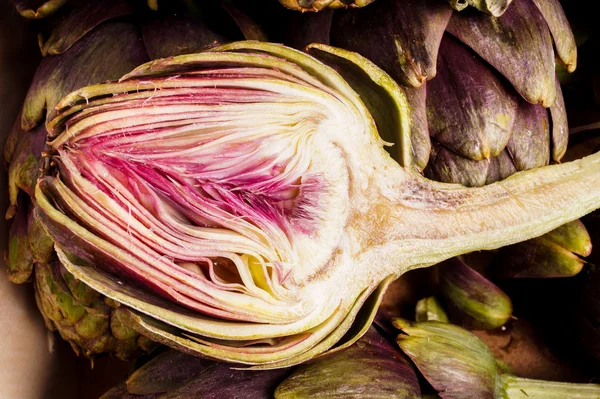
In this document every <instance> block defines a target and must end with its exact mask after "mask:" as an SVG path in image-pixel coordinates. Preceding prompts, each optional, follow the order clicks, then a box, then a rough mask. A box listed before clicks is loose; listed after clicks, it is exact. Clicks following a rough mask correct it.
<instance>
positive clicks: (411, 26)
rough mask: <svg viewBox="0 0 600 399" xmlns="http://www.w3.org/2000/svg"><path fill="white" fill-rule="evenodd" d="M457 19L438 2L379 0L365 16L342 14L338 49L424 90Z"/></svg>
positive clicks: (336, 31) (336, 25)
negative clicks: (451, 22)
mask: <svg viewBox="0 0 600 399" xmlns="http://www.w3.org/2000/svg"><path fill="white" fill-rule="evenodd" d="M451 15H452V9H451V8H450V7H449V6H448V5H447V4H445V3H444V2H441V1H437V0H422V1H411V2H398V1H393V0H378V1H377V2H375V3H374V4H372V5H370V6H369V7H367V8H365V9H364V10H363V9H361V10H350V11H345V12H340V13H336V15H335V16H334V22H333V29H332V31H331V34H332V44H333V45H335V46H339V47H341V48H345V49H348V50H350V51H356V52H358V53H360V54H361V55H363V56H365V57H367V58H368V59H370V60H371V61H373V62H374V63H375V64H377V65H378V66H379V67H380V68H382V69H383V70H384V71H386V72H387V73H389V74H390V75H391V76H392V77H393V78H394V79H396V80H397V81H398V83H400V84H402V85H405V86H410V87H420V86H422V85H423V84H424V83H425V82H426V81H427V80H430V79H433V78H434V77H435V76H436V60H437V58H438V50H439V47H440V42H441V40H442V36H443V34H444V30H445V29H446V25H447V24H448V21H449V20H450V16H451ZM357 32H360V34H357Z"/></svg>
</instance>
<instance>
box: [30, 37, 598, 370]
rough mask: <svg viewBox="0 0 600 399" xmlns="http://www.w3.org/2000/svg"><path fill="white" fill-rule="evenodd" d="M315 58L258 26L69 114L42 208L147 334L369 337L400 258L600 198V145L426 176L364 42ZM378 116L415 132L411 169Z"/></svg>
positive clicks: (63, 246)
mask: <svg viewBox="0 0 600 399" xmlns="http://www.w3.org/2000/svg"><path fill="white" fill-rule="evenodd" d="M310 53H311V54H312V55H314V57H313V56H311V55H307V54H305V53H302V52H299V51H295V50H292V49H290V48H286V47H284V46H281V45H276V44H269V43H260V42H252V41H246V42H237V43H233V44H228V45H223V46H220V47H218V48H214V49H212V50H211V51H207V52H204V53H199V54H193V55H182V56H176V57H172V58H167V59H161V60H156V61H153V62H150V63H147V64H144V65H142V66H140V67H138V68H136V69H135V70H133V71H132V72H131V73H129V74H127V75H125V76H124V77H123V78H121V79H120V80H119V81H118V82H111V83H106V84H100V85H95V86H89V87H85V88H82V89H79V90H76V91H75V92H73V93H71V94H69V95H67V96H66V97H64V98H63V99H62V100H61V101H60V102H59V103H58V104H57V106H56V107H55V109H54V110H52V112H51V113H50V116H49V120H48V123H47V124H46V128H47V129H48V132H49V148H48V149H47V152H46V157H45V167H44V172H43V176H42V177H41V178H40V180H39V182H38V186H37V188H36V201H37V205H38V208H37V209H39V212H37V215H38V216H39V217H41V218H42V220H43V221H44V223H45V226H46V227H47V229H48V232H49V233H50V235H51V236H52V237H53V239H54V241H55V248H56V251H57V254H58V257H59V259H60V261H61V263H62V264H63V265H64V266H65V267H66V269H67V270H68V271H69V272H70V273H72V274H73V275H74V277H75V278H77V279H79V280H81V281H83V282H84V283H85V284H87V285H89V286H90V287H92V288H93V289H95V290H97V291H99V292H101V293H102V294H104V295H106V296H107V297H109V298H112V299H114V300H115V301H117V302H120V303H122V304H124V305H127V306H128V307H129V308H130V309H131V310H130V311H126V313H127V315H126V317H125V320H126V321H127V323H128V324H129V325H132V326H133V328H135V329H136V330H137V331H138V332H139V333H141V334H143V335H146V336H148V337H149V338H151V339H153V340H156V341H158V342H161V343H165V344H167V345H169V346H172V347H174V348H176V349H179V350H182V351H187V352H189V353H192V354H197V355H204V356H208V357H212V358H218V359H222V360H227V361H231V362H238V363H245V364H250V365H256V366H259V367H263V368H277V367H283V366H287V365H291V364H296V363H300V362H303V361H305V360H308V359H311V358H313V357H315V356H317V355H320V354H323V353H325V352H327V351H328V350H330V349H331V348H333V347H334V346H335V345H336V344H337V346H336V347H335V349H334V350H339V349H342V348H344V347H347V346H348V345H350V344H351V343H353V342H355V341H356V340H357V339H358V338H359V337H360V336H361V335H362V334H364V332H365V331H366V330H367V328H368V326H369V324H370V322H371V320H372V319H373V317H374V313H375V309H376V307H377V305H378V303H379V301H380V299H381V296H382V295H383V292H384V291H385V288H386V286H387V285H388V284H389V283H390V281H392V280H393V279H394V278H396V277H397V276H399V275H400V274H401V273H403V272H405V271H407V270H410V269H412V268H416V267H423V266H428V265H432V264H434V263H438V262H440V261H442V260H444V259H447V258H449V257H452V256H455V255H458V254H460V253H464V252H468V251H472V250H476V249H492V248H497V247H500V246H503V245H507V244H510V243H514V242H517V241H520V240H523V239H527V238H531V237H533V236H537V235H540V234H543V233H545V232H547V231H549V230H551V229H553V228H556V227H558V226H559V225H562V224H564V223H565V222H567V221H569V220H573V219H575V218H577V217H579V216H581V215H583V214H585V213H588V212H590V211H591V210H593V209H596V208H597V207H600V185H598V183H599V180H600V159H599V158H600V155H593V156H590V157H587V158H584V159H582V160H579V161H576V162H572V163H565V164H562V165H555V166H549V167H546V168H540V169H537V170H535V171H528V172H524V173H520V174H516V175H514V176H513V177H511V178H510V179H507V180H504V181H502V182H500V183H497V184H492V185H489V186H486V187H484V188H465V187H461V186H458V185H451V184H450V185H449V184H444V183H436V182H433V181H430V180H427V179H425V178H424V177H422V176H421V175H420V174H419V173H418V171H416V170H415V169H414V168H413V167H412V161H411V147H410V137H409V131H408V130H409V129H408V123H409V114H408V106H407V104H406V101H405V97H404V95H403V93H402V91H401V90H400V88H399V87H398V86H397V85H396V84H395V83H394V81H393V80H392V79H391V78H390V77H389V76H388V75H387V74H385V73H384V72H383V71H382V70H380V69H379V68H377V67H376V66H375V65H373V64H372V63H370V62H369V61H367V60H366V59H364V58H362V57H360V56H359V55H357V54H355V53H350V52H347V51H344V50H340V49H336V48H333V47H329V46H323V45H314V46H312V47H311V48H310ZM315 57H316V58H315ZM319 59H322V60H324V61H325V62H326V63H328V64H330V65H334V66H335V68H336V69H337V70H338V71H339V73H338V72H336V69H333V68H332V67H330V66H328V65H327V64H326V63H324V62H322V61H319ZM378 131H381V132H384V133H386V134H392V133H394V132H400V136H401V138H402V139H401V140H400V141H399V142H400V145H399V146H400V149H399V153H400V154H402V156H401V157H400V159H401V161H402V166H401V165H398V164H397V163H396V162H395V161H394V160H392V158H391V157H390V156H389V155H388V154H387V153H386V152H385V151H384V149H383V147H384V142H383V141H382V140H381V138H380V137H379V133H378ZM567 189H569V190H570V191H571V192H574V193H576V194H574V195H571V196H564V195H563V193H564V192H565V190H567Z"/></svg>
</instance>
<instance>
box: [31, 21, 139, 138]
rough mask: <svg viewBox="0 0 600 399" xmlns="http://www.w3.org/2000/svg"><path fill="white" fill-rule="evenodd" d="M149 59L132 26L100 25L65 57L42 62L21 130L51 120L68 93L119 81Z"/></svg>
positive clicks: (47, 58) (124, 24)
mask: <svg viewBox="0 0 600 399" xmlns="http://www.w3.org/2000/svg"><path fill="white" fill-rule="evenodd" d="M147 60H148V54H147V53H146V50H145V48H144V46H143V43H142V41H141V40H140V35H139V33H138V32H137V30H136V29H135V27H134V26H133V25H130V24H127V23H105V24H101V25H100V26H98V27H97V28H96V29H94V30H92V31H91V32H90V33H88V34H87V35H85V36H84V37H83V38H82V39H81V40H79V41H78V42H77V43H75V44H74V45H73V46H72V47H71V49H70V50H69V51H68V52H66V53H65V54H60V55H57V56H51V57H46V58H44V59H43V60H42V63H41V64H40V66H39V67H38V70H37V71H36V73H35V76H34V78H33V82H32V83H31V86H30V88H29V91H28V93H27V97H26V98H25V104H24V105H23V111H22V119H21V125H22V128H23V129H24V130H26V131H28V130H31V129H32V128H34V127H35V126H37V125H38V124H40V123H41V122H42V121H43V119H44V116H46V117H47V120H50V119H52V118H53V117H54V114H55V109H54V108H55V106H56V104H57V103H58V101H59V100H60V99H61V98H62V97H63V96H65V95H66V94H67V93H70V92H71V91H73V90H75V89H78V88H80V87H82V86H85V85H90V84H95V83H101V82H105V81H107V80H116V79H119V78H120V77H121V76H123V74H125V73H126V72H128V71H130V70H131V69H133V68H134V67H136V66H137V65H140V64H141V63H143V62H146V61H147ZM74 71H76V73H74ZM46 112H47V115H46Z"/></svg>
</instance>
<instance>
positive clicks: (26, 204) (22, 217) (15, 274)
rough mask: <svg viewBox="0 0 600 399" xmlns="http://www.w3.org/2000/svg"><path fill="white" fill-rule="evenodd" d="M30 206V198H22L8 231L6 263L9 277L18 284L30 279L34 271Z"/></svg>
mask: <svg viewBox="0 0 600 399" xmlns="http://www.w3.org/2000/svg"><path fill="white" fill-rule="evenodd" d="M30 207H31V203H30V201H29V199H25V198H22V199H21V201H20V206H19V207H18V208H17V209H16V214H15V215H14V218H13V220H12V223H11V225H10V230H9V232H8V250H7V253H6V265H7V266H8V278H9V279H10V281H12V282H13V283H16V284H22V283H24V282H26V281H29V278H30V277H31V273H32V271H33V262H34V259H33V255H32V253H31V247H30V241H29V235H28V232H27V214H28V212H29V209H28V208H30Z"/></svg>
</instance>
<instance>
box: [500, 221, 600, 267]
mask: <svg viewBox="0 0 600 399" xmlns="http://www.w3.org/2000/svg"><path fill="white" fill-rule="evenodd" d="M591 252H592V241H591V238H590V235H589V233H588V232H587V230H586V228H585V226H584V225H583V223H581V221H579V220H575V221H573V222H570V223H567V224H565V225H563V226H561V227H559V228H558V229H556V230H553V231H551V232H550V233H547V234H544V235H543V236H540V237H537V238H534V239H533V240H529V241H525V242H522V243H518V244H515V245H511V246H508V247H506V248H503V249H502V250H501V251H500V256H499V259H498V261H497V265H496V268H495V271H496V273H495V274H496V275H497V276H498V277H504V278H549V277H571V276H574V275H576V274H577V273H579V272H580V271H581V269H582V268H583V266H584V264H585V261H584V260H583V259H582V258H580V257H586V256H589V255H590V254H591Z"/></svg>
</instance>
